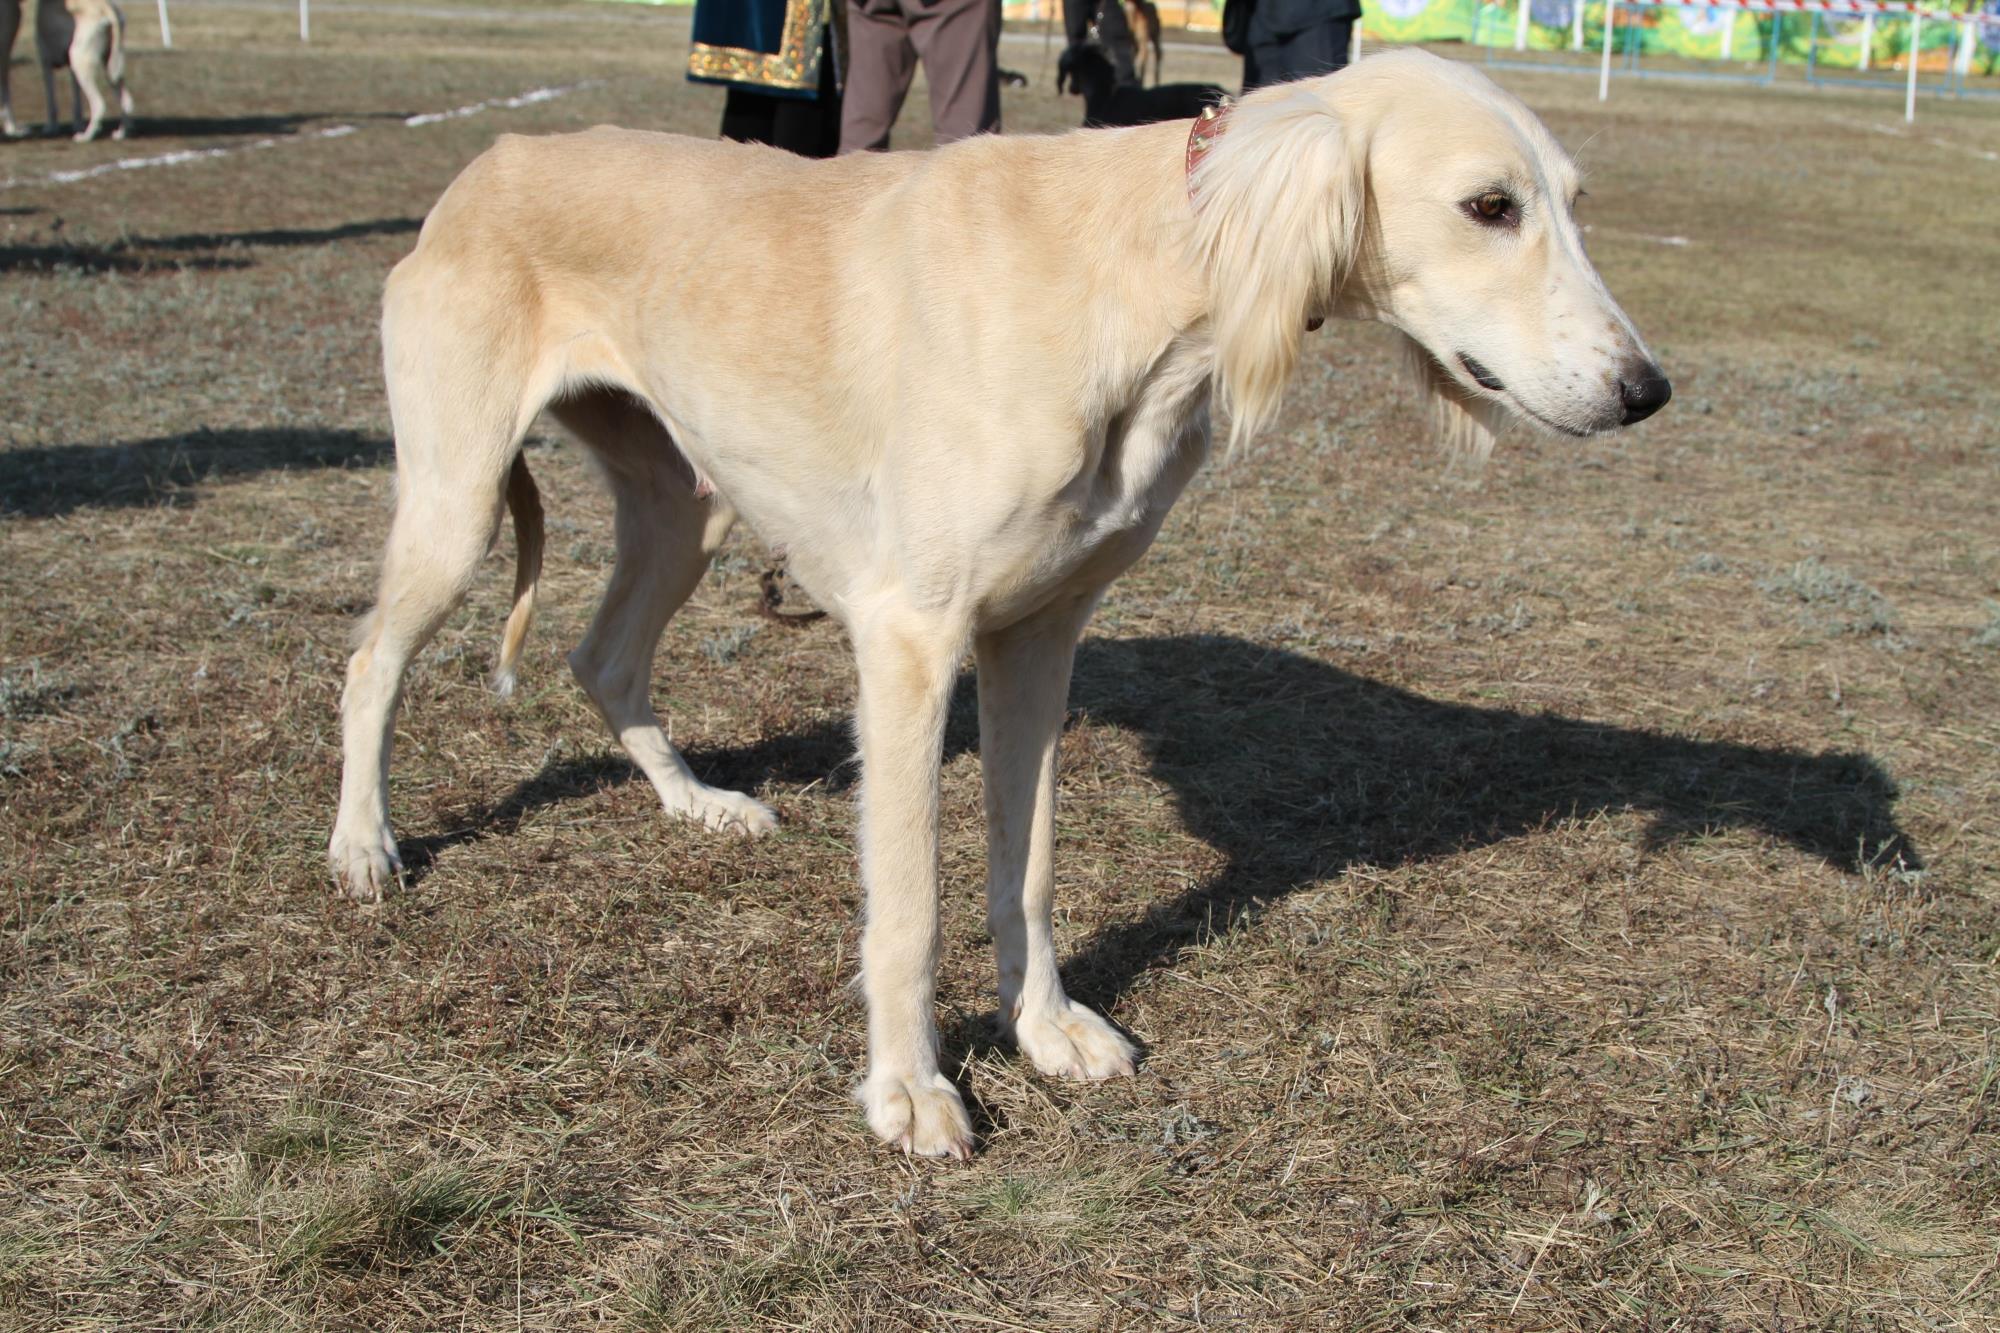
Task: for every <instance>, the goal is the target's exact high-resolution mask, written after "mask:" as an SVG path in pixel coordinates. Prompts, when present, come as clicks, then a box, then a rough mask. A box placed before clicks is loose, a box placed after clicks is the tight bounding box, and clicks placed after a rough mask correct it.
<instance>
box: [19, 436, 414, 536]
mask: <svg viewBox="0 0 2000 1333" xmlns="http://www.w3.org/2000/svg"><path fill="white" fill-rule="evenodd" d="M393 456H394V449H393V447H392V446H391V444H390V443H389V440H388V437H387V436H383V435H376V434H371V433H370V432H367V431H358V430H330V429H327V428H324V427H308V428H305V429H300V430H285V429H282V428H270V429H263V428H260V429H254V430H195V431H188V432H185V433H183V434H179V435H162V436H157V437H155V438H153V439H147V440H126V441H119V442H115V443H110V444H63V445H54V446H49V447H31V448H25V449H0V515H5V516H8V517H23V518H57V517H61V516H62V515H65V514H70V513H74V512H75V511H77V510H79V509H91V508H104V509H113V508H126V507H129V506H135V505H160V506H174V505H179V504H184V503H187V502H188V501H189V500H191V499H192V498H193V497H194V496H195V495H196V494H197V493H198V488H199V487H201V486H203V485H206V484H210V483H213V482H218V481H226V480H229V479H230V478H233V477H242V476H249V475H252V474H255V473H260V472H279V471H284V470H287V469H293V468H356V467H380V466H382V465H383V464H385V463H387V462H389V461H390V459H391V458H392V457H393Z"/></svg>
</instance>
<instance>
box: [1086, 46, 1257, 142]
mask: <svg viewBox="0 0 2000 1333" xmlns="http://www.w3.org/2000/svg"><path fill="white" fill-rule="evenodd" d="M1056 91H1057V92H1059V93H1060V92H1076V93H1081V94H1082V95H1083V123H1084V127H1085V128H1086V129H1094V128H1097V127H1099V126H1104V125H1150V124H1152V123H1153V122H1154V121H1158V120H1189V119H1192V118H1193V117H1195V116H1198V115H1200V114H1201V112H1202V108H1203V107H1206V106H1208V105H1210V104H1211V103H1214V102H1220V101H1222V100H1223V99H1224V98H1226V97H1228V95H1229V94H1227V93H1225V92H1223V91H1222V89H1220V88H1218V87H1216V86H1215V85H1214V84H1212V83H1163V84H1160V85H1159V86H1158V87H1154V88H1141V87H1138V86H1136V85H1133V84H1121V83H1119V82H1118V70H1117V69H1116V67H1115V66H1113V65H1112V63H1111V58H1110V57H1109V56H1107V55H1105V53H1104V52H1103V50H1101V49H1100V48H1098V47H1096V46H1093V45H1091V44H1090V43H1088V42H1080V43H1078V44H1077V45H1075V46H1072V47H1070V48H1069V49H1068V50H1067V51H1064V52H1063V53H1062V59H1061V61H1059V62H1058V63H1057V65H1056Z"/></svg>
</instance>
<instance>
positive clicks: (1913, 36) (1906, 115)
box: [1903, 9, 1924, 124]
mask: <svg viewBox="0 0 2000 1333" xmlns="http://www.w3.org/2000/svg"><path fill="white" fill-rule="evenodd" d="M1923 35H1924V16H1923V12H1922V11H1921V10H1916V9H1913V10H1911V11H1910V83H1909V89H1908V91H1906V92H1905V93H1904V94H1903V121H1904V123H1905V124H1913V123H1915V121H1916V119H1917V55H1918V53H1919V52H1921V51H1922V50H1923V48H1922V46H1921V45H1919V42H1918V39H1919V38H1921V37H1922V36H1923Z"/></svg>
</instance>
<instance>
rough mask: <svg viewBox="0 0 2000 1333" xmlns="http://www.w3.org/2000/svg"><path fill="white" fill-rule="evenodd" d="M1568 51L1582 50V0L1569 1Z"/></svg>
mask: <svg viewBox="0 0 2000 1333" xmlns="http://www.w3.org/2000/svg"><path fill="white" fill-rule="evenodd" d="M1569 49H1570V50H1572V51H1581V50H1582V49H1583V0H1570V16H1569Z"/></svg>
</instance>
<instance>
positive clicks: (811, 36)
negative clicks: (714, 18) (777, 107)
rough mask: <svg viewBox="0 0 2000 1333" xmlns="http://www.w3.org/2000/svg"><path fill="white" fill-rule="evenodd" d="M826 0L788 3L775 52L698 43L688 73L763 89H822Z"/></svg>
mask: <svg viewBox="0 0 2000 1333" xmlns="http://www.w3.org/2000/svg"><path fill="white" fill-rule="evenodd" d="M826 6H827V0H786V4H785V30H784V33H783V35H782V36H781V37H780V38H779V40H778V49H777V51H776V52H769V51H746V50H743V49H742V48H741V47H735V46H710V45H709V44H708V43H707V42H696V43H695V44H694V49H693V50H691V51H689V52H688V73H689V74H691V75H693V76H694V77H695V78H697V79H720V80H723V81H724V82H727V83H748V84H754V85H755V86H757V87H760V88H790V89H795V90H797V91H799V92H813V91H816V90H817V89H818V88H819V58H820V50H821V48H822V46H823V43H822V42H821V41H820V39H819V38H820V33H821V32H822V31H824V30H825V27H826Z"/></svg>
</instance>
